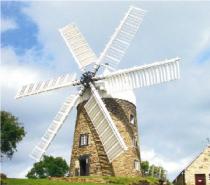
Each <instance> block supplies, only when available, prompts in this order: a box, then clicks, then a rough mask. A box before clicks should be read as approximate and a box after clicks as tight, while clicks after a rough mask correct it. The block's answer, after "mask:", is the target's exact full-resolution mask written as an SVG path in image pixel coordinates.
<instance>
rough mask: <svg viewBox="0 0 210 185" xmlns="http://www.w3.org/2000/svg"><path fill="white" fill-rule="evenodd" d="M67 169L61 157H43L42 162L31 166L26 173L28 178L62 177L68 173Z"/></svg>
mask: <svg viewBox="0 0 210 185" xmlns="http://www.w3.org/2000/svg"><path fill="white" fill-rule="evenodd" d="M68 170H69V167H68V165H67V163H66V161H65V160H64V159H62V158H61V157H56V158H54V157H52V156H46V155H45V156H44V157H43V160H41V161H40V162H37V163H35V164H34V165H33V168H32V169H31V170H30V171H29V172H28V174H27V175H26V177H28V178H47V177H63V176H65V175H66V174H67V173H68Z"/></svg>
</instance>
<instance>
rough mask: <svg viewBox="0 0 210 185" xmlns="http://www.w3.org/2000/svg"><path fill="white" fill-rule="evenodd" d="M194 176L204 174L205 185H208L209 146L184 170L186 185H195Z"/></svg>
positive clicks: (209, 171)
mask: <svg viewBox="0 0 210 185" xmlns="http://www.w3.org/2000/svg"><path fill="white" fill-rule="evenodd" d="M195 174H205V176H206V185H210V179H209V175H210V146H209V147H207V148H206V149H205V150H204V151H203V152H202V153H201V155H199V156H198V158H197V159H196V160H194V161H193V162H192V164H191V165H189V167H188V168H186V170H185V183H186V185H195Z"/></svg>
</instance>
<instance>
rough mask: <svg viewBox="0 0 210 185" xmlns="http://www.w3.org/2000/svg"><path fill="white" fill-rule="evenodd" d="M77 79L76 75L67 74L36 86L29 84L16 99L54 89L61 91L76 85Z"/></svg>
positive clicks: (19, 92)
mask: <svg viewBox="0 0 210 185" xmlns="http://www.w3.org/2000/svg"><path fill="white" fill-rule="evenodd" d="M75 79H76V74H73V75H70V74H66V75H63V76H59V77H57V78H55V79H51V80H47V81H45V82H38V83H34V84H28V85H25V86H23V87H21V88H20V89H19V90H18V92H17V95H16V97H15V98H22V97H25V96H30V95H34V94H38V93H43V92H46V91H51V90H54V89H59V88H62V87H68V86H71V85H74V83H76V82H75Z"/></svg>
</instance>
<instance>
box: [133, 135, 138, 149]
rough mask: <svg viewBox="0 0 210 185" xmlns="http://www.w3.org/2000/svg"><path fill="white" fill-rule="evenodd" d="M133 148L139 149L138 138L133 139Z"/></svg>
mask: <svg viewBox="0 0 210 185" xmlns="http://www.w3.org/2000/svg"><path fill="white" fill-rule="evenodd" d="M133 146H134V147H137V146H138V139H137V136H134V137H133Z"/></svg>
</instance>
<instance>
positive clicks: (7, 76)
mask: <svg viewBox="0 0 210 185" xmlns="http://www.w3.org/2000/svg"><path fill="white" fill-rule="evenodd" d="M20 60H21V57H18V56H17V55H16V54H15V52H14V51H13V50H12V49H11V48H2V65H1V68H0V82H1V86H2V87H3V88H9V89H15V90H17V88H19V87H21V86H22V85H24V84H28V83H32V82H36V81H37V80H38V79H40V76H41V75H40V73H39V72H38V69H34V68H32V67H29V66H28V65H25V64H24V65H21V61H20Z"/></svg>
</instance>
